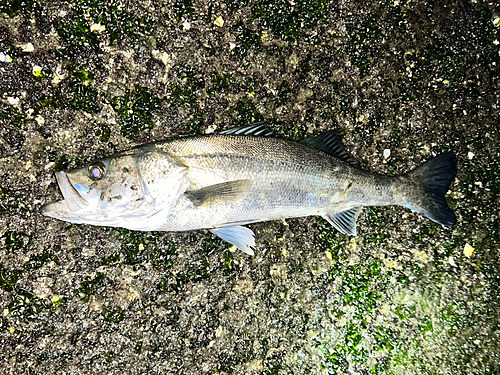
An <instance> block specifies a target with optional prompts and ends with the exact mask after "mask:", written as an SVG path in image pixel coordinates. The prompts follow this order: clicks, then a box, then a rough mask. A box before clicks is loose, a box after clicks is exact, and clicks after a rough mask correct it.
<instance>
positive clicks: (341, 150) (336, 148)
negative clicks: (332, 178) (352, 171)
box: [303, 130, 359, 168]
mask: <svg viewBox="0 0 500 375" xmlns="http://www.w3.org/2000/svg"><path fill="white" fill-rule="evenodd" d="M303 142H306V143H308V144H310V145H311V146H313V147H315V148H317V149H318V150H321V151H323V152H326V153H327V154H329V155H331V156H333V157H334V158H337V159H339V160H342V161H345V162H346V163H349V164H351V165H352V166H354V167H356V168H359V163H358V161H357V160H356V159H354V158H353V157H352V155H351V154H350V153H349V151H347V149H346V148H345V146H344V144H343V143H342V137H341V136H340V134H339V133H338V132H337V131H336V130H330V131H327V132H325V133H321V134H320V135H318V136H316V137H313V138H307V139H304V141H303Z"/></svg>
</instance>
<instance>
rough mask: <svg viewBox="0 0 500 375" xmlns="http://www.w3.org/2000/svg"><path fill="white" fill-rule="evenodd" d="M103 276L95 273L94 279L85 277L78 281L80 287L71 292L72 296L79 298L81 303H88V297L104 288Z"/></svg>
mask: <svg viewBox="0 0 500 375" xmlns="http://www.w3.org/2000/svg"><path fill="white" fill-rule="evenodd" d="M104 282H105V275H104V273H102V272H97V273H96V275H95V276H94V277H91V276H85V277H84V278H83V280H82V281H80V287H79V288H78V289H76V290H74V291H73V295H74V296H77V297H78V298H80V299H81V300H82V301H83V302H88V301H89V300H90V297H92V296H93V295H95V294H96V293H98V292H99V290H101V289H102V288H103V287H104Z"/></svg>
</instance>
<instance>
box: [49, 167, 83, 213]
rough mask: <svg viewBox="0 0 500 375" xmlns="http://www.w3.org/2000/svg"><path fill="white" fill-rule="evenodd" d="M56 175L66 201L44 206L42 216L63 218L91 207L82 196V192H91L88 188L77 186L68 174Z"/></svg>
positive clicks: (60, 173)
mask: <svg viewBox="0 0 500 375" xmlns="http://www.w3.org/2000/svg"><path fill="white" fill-rule="evenodd" d="M55 175H56V179H57V183H58V185H59V189H60V190H61V193H62V195H63V197H64V199H63V200H62V201H59V202H55V203H49V204H46V205H45V206H43V207H42V208H41V213H42V215H44V216H49V217H54V218H62V217H65V216H67V215H68V213H71V212H77V211H80V210H82V209H84V208H86V207H87V206H88V205H89V203H88V202H87V201H86V200H85V199H84V198H83V197H82V195H81V192H83V191H88V190H89V188H88V187H86V186H83V185H78V184H76V183H75V182H74V181H72V180H71V178H70V177H69V176H68V174H67V173H64V172H62V171H61V172H56V173H55Z"/></svg>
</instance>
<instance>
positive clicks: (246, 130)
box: [219, 121, 278, 137]
mask: <svg viewBox="0 0 500 375" xmlns="http://www.w3.org/2000/svg"><path fill="white" fill-rule="evenodd" d="M219 134H224V135H249V136H254V137H277V136H278V135H277V134H276V133H275V132H274V130H271V129H269V128H268V127H267V121H261V122H256V123H254V124H250V125H243V126H238V127H236V128H232V129H228V130H224V131H221V132H219Z"/></svg>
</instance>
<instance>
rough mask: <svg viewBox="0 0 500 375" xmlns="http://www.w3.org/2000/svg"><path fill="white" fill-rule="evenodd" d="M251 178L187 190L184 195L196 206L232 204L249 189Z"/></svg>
mask: <svg viewBox="0 0 500 375" xmlns="http://www.w3.org/2000/svg"><path fill="white" fill-rule="evenodd" d="M249 185H250V181H249V180H235V181H228V182H222V183H220V184H214V185H210V186H205V187H204V188H201V189H197V190H190V191H187V192H186V193H185V194H184V195H185V196H186V197H187V198H188V199H189V200H190V201H191V202H193V204H194V206H195V207H199V206H208V205H217V204H231V203H233V202H235V201H237V200H238V199H240V198H241V197H242V196H243V195H244V194H245V193H246V192H247V190H248V186H249Z"/></svg>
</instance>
